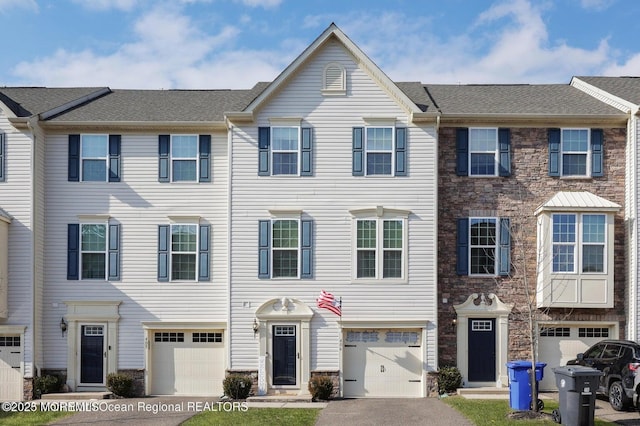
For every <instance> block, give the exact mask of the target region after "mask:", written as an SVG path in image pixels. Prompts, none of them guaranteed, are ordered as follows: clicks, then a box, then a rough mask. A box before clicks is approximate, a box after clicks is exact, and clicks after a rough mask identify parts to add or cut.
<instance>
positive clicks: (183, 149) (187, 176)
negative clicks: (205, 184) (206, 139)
mask: <svg viewBox="0 0 640 426" xmlns="http://www.w3.org/2000/svg"><path fill="white" fill-rule="evenodd" d="M197 160H198V137H197V136H196V135H172V136H171V178H172V180H173V181H174V182H195V181H196V180H197V175H198V161H197Z"/></svg>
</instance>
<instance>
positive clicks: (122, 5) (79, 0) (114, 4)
mask: <svg viewBox="0 0 640 426" xmlns="http://www.w3.org/2000/svg"><path fill="white" fill-rule="evenodd" d="M72 1H73V2H74V3H76V4H77V5H79V6H82V7H84V8H87V9H90V10H110V9H116V10H123V11H129V10H132V9H133V8H134V7H136V5H137V4H138V3H140V0H72Z"/></svg>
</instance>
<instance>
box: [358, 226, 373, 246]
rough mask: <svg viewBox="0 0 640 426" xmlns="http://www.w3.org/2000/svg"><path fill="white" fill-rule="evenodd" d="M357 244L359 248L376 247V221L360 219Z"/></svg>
mask: <svg viewBox="0 0 640 426" xmlns="http://www.w3.org/2000/svg"><path fill="white" fill-rule="evenodd" d="M357 233H358V235H357V245H358V248H359V249H375V248H376V221H375V220H359V221H358V231H357Z"/></svg>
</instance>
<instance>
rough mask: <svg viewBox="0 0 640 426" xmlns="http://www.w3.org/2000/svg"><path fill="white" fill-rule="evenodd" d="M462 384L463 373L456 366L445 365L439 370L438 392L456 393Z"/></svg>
mask: <svg viewBox="0 0 640 426" xmlns="http://www.w3.org/2000/svg"><path fill="white" fill-rule="evenodd" d="M461 385H462V374H460V370H458V369H457V368H456V367H443V368H441V369H440V371H439V372H438V393H439V394H440V395H442V394H444V393H455V392H456V390H457V389H458V388H459V387H460V386H461Z"/></svg>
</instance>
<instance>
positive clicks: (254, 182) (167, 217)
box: [0, 24, 634, 399]
mask: <svg viewBox="0 0 640 426" xmlns="http://www.w3.org/2000/svg"><path fill="white" fill-rule="evenodd" d="M251 84H253V82H251V83H250V84H249V85H251ZM574 86H575V85H488V86H483V85H473V86H460V85H458V86H453V85H428V84H426V85H425V84H423V83H420V82H393V81H391V80H390V79H389V77H387V76H386V75H385V74H384V72H383V71H382V70H381V69H379V68H378V66H377V65H376V64H375V63H374V62H373V61H371V59H369V58H368V57H367V56H366V54H365V53H364V52H362V50H361V49H360V48H359V47H358V46H357V45H355V44H354V43H353V42H352V41H351V40H350V39H349V38H348V37H347V36H346V35H345V34H344V33H343V32H342V31H341V30H340V29H339V28H338V27H337V26H335V25H334V24H331V25H330V26H329V27H328V28H327V29H326V30H325V31H324V32H323V33H322V34H320V36H319V37H318V38H317V39H316V40H314V41H313V42H312V43H311V44H310V45H309V46H308V48H306V49H305V50H304V51H303V52H302V53H301V54H300V55H299V56H298V57H297V58H296V59H295V60H294V61H293V62H292V63H291V64H290V65H289V66H288V67H287V68H285V69H284V70H283V71H282V73H281V74H280V75H278V76H277V77H276V78H275V79H274V80H273V81H272V82H267V83H257V84H255V85H254V86H253V87H252V88H251V89H248V90H118V89H110V88H107V87H94V88H25V87H13V88H0V136H1V138H0V399H22V398H27V399H28V398H31V397H32V396H33V395H32V385H33V378H34V377H35V376H38V375H45V374H56V375H59V376H61V377H63V378H64V381H65V383H66V385H67V386H68V388H69V390H72V391H89V390H103V389H105V385H106V376H107V375H108V374H109V373H114V372H123V373H126V374H128V375H130V376H132V377H133V378H134V379H135V382H136V386H137V390H138V392H139V393H140V394H156V395H157V394H160V395H203V396H220V395H222V380H223V378H224V377H225V375H227V374H230V373H244V374H249V375H250V376H251V377H252V378H253V380H254V392H255V393H256V394H259V395H264V394H273V393H287V394H306V393H307V384H308V381H309V379H310V378H311V377H312V376H313V375H327V376H330V377H332V378H333V379H334V383H335V385H336V388H337V393H338V394H339V395H341V396H345V397H424V396H428V395H430V394H433V393H434V391H435V386H436V380H437V379H436V374H435V373H436V372H437V370H438V368H439V366H444V365H457V366H458V367H459V368H460V370H461V371H462V373H463V377H464V385H465V386H498V387H501V386H507V374H506V366H505V363H506V362H507V361H508V360H510V359H515V358H527V357H528V355H527V354H528V352H527V351H528V341H529V336H528V333H527V330H528V325H527V324H528V318H527V312H528V308H529V307H531V309H532V310H533V312H534V317H535V321H536V322H535V332H536V333H537V334H539V336H540V337H539V341H538V358H539V359H541V360H543V361H545V362H548V364H549V365H550V366H556V365H560V364H562V363H564V362H566V360H567V359H569V358H572V357H573V356H575V354H576V353H577V352H579V351H580V350H581V349H583V348H585V347H586V346H587V345H588V344H590V343H591V342H592V341H597V340H599V339H601V338H603V337H620V336H623V335H624V334H625V333H629V331H628V330H627V329H626V327H627V326H626V323H627V318H626V316H625V306H626V305H625V297H626V296H627V287H626V285H625V280H626V279H627V278H628V277H630V276H631V275H630V274H628V271H629V270H630V269H631V267H630V266H629V263H628V260H629V259H630V258H629V257H627V252H628V250H625V242H626V240H627V238H626V232H625V217H627V216H628V211H629V204H630V203H632V202H634V201H630V198H629V194H628V192H629V189H628V188H629V183H628V173H629V161H630V160H629V158H630V157H629V155H630V152H629V148H628V143H626V139H627V133H628V131H627V129H626V127H627V120H628V118H629V115H628V114H627V113H625V112H624V111H621V110H620V109H619V108H616V107H615V106H613V105H611V104H610V103H607V102H603V101H602V99H599V98H596V97H593V96H591V95H590V94H588V93H584V92H583V91H581V90H579V88H577V87H574ZM625 150H626V151H625ZM625 174H626V175H627V182H626V183H625ZM625 188H627V190H626V193H625ZM625 194H626V195H625ZM321 295H324V296H323V297H327V298H329V299H330V300H329V302H327V303H329V304H330V306H331V309H325V307H326V306H327V305H326V304H324V305H323V304H321V303H318V299H319V298H320V297H321ZM331 298H333V299H332V300H333V301H331ZM469 354H471V355H469ZM471 357H473V358H471ZM549 376H551V379H553V377H552V375H550V374H548V375H547V377H549ZM545 380H547V381H543V385H542V388H543V389H544V388H552V387H553V380H551V381H550V382H549V381H548V379H545Z"/></svg>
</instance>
